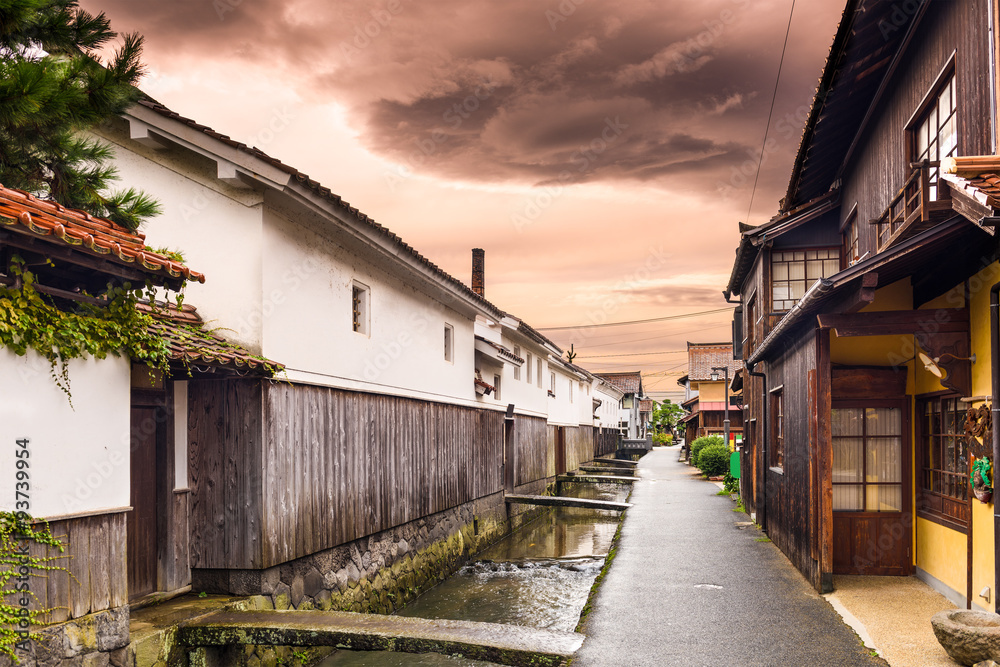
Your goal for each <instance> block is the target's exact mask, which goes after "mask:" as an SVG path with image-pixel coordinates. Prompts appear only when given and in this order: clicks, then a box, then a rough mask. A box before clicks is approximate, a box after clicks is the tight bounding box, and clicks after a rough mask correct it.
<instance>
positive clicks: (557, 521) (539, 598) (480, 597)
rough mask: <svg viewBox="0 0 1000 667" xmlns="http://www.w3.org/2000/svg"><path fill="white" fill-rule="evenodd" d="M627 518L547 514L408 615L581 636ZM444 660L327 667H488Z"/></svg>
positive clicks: (392, 656) (583, 512) (361, 659)
mask: <svg viewBox="0 0 1000 667" xmlns="http://www.w3.org/2000/svg"><path fill="white" fill-rule="evenodd" d="M629 488H630V487H628V486H622V485H619V484H584V483H576V484H563V485H562V488H561V493H562V495H564V496H571V497H575V498H591V499H595V500H614V501H622V500H625V497H626V496H627V495H628V491H629ZM619 517H620V513H619V512H615V511H608V510H589V509H580V508H573V507H549V508H545V510H544V511H543V513H542V515H541V516H540V517H539V518H538V519H536V520H535V521H532V522H531V523H530V524H528V525H526V526H524V527H523V528H521V529H520V530H518V531H516V532H514V533H512V534H510V535H508V536H507V537H506V538H504V539H503V540H501V541H500V542H498V543H497V544H495V545H493V546H492V547H490V548H489V549H487V550H486V551H484V552H483V553H481V554H480V555H479V559H478V560H477V561H475V562H473V563H470V564H468V565H466V566H465V567H463V568H461V569H460V570H459V571H458V572H456V573H455V574H454V575H452V576H451V577H450V578H448V579H446V580H445V581H443V582H442V583H440V584H438V585H437V586H435V587H434V588H432V589H430V590H429V591H427V592H426V593H424V594H423V595H421V596H420V597H418V598H417V599H416V600H414V601H413V602H411V603H410V604H409V605H407V606H406V607H405V608H404V609H402V610H401V611H400V612H398V613H399V615H401V616H414V617H419V618H441V619H451V620H462V621H483V622H488V623H506V624H510V625H523V626H528V627H536V628H548V629H552V630H564V631H573V630H574V629H575V628H576V625H577V623H578V622H579V620H580V614H581V613H582V611H583V607H584V605H585V604H586V602H587V596H588V594H589V593H590V588H591V586H592V585H593V583H594V580H595V579H596V578H597V575H598V574H599V573H600V571H601V567H602V566H603V565H604V559H605V557H606V556H607V555H608V551H609V549H610V548H611V542H612V539H613V538H614V534H615V531H616V530H617V528H618V520H619ZM491 664H492V663H485V662H478V661H475V660H468V659H465V658H453V657H450V656H444V655H439V654H431V653H428V654H418V655H414V654H407V653H384V652H359V651H338V652H337V653H335V654H333V655H331V656H330V657H328V658H327V659H326V660H324V661H323V662H322V663H321V666H322V667H335V666H336V667H344V666H349V665H350V666H366V667H367V666H375V665H377V666H379V667H394V666H397V665H398V666H400V667H404V666H405V667H410V666H411V665H427V666H431V667H436V666H449V667H456V666H468V665H480V666H486V665H491Z"/></svg>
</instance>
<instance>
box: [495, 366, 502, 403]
mask: <svg viewBox="0 0 1000 667" xmlns="http://www.w3.org/2000/svg"><path fill="white" fill-rule="evenodd" d="M502 379H503V378H502V377H501V376H499V375H497V374H495V373H494V375H493V399H494V400H496V401H499V400H500V381H501V380H502Z"/></svg>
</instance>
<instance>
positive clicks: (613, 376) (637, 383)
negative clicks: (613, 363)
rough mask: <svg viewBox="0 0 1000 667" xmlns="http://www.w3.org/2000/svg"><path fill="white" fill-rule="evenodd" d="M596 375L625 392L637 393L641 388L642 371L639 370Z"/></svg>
mask: <svg viewBox="0 0 1000 667" xmlns="http://www.w3.org/2000/svg"><path fill="white" fill-rule="evenodd" d="M596 375H597V376H598V377H601V378H604V379H605V380H607V381H608V382H610V383H611V386H613V387H616V388H618V389H620V390H621V391H623V392H625V393H626V394H638V393H639V392H640V391H641V390H642V373H640V372H639V371H629V372H627V373H596Z"/></svg>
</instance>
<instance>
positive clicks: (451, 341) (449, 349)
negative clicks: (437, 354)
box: [444, 324, 455, 363]
mask: <svg viewBox="0 0 1000 667" xmlns="http://www.w3.org/2000/svg"><path fill="white" fill-rule="evenodd" d="M444 360H445V361H447V362H449V363H455V327H453V326H451V325H450V324H445V325H444Z"/></svg>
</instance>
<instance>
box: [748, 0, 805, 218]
mask: <svg viewBox="0 0 1000 667" xmlns="http://www.w3.org/2000/svg"><path fill="white" fill-rule="evenodd" d="M794 14H795V0H792V8H791V10H789V12H788V27H786V28H785V43H784V44H782V45H781V58H780V59H779V60H778V76H776V77H775V79H774V94H773V95H771V110H770V111H768V112H767V125H765V126H764V140H763V141H761V142H760V157H759V158H757V174H756V175H755V176H754V177H753V190H751V191H750V206H749V207H747V224H750V211H751V210H752V209H753V198H754V195H755V194H757V181H758V180H759V179H760V166H761V164H763V162H764V147H765V146H766V145H767V132H768V130H770V129H771V116H772V115H773V114H774V101H775V100H776V99H777V98H778V82H779V81H781V66H782V65H783V64H784V63H785V49H786V48H787V47H788V34H789V33H790V32H791V31H792V16H793V15H794Z"/></svg>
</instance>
